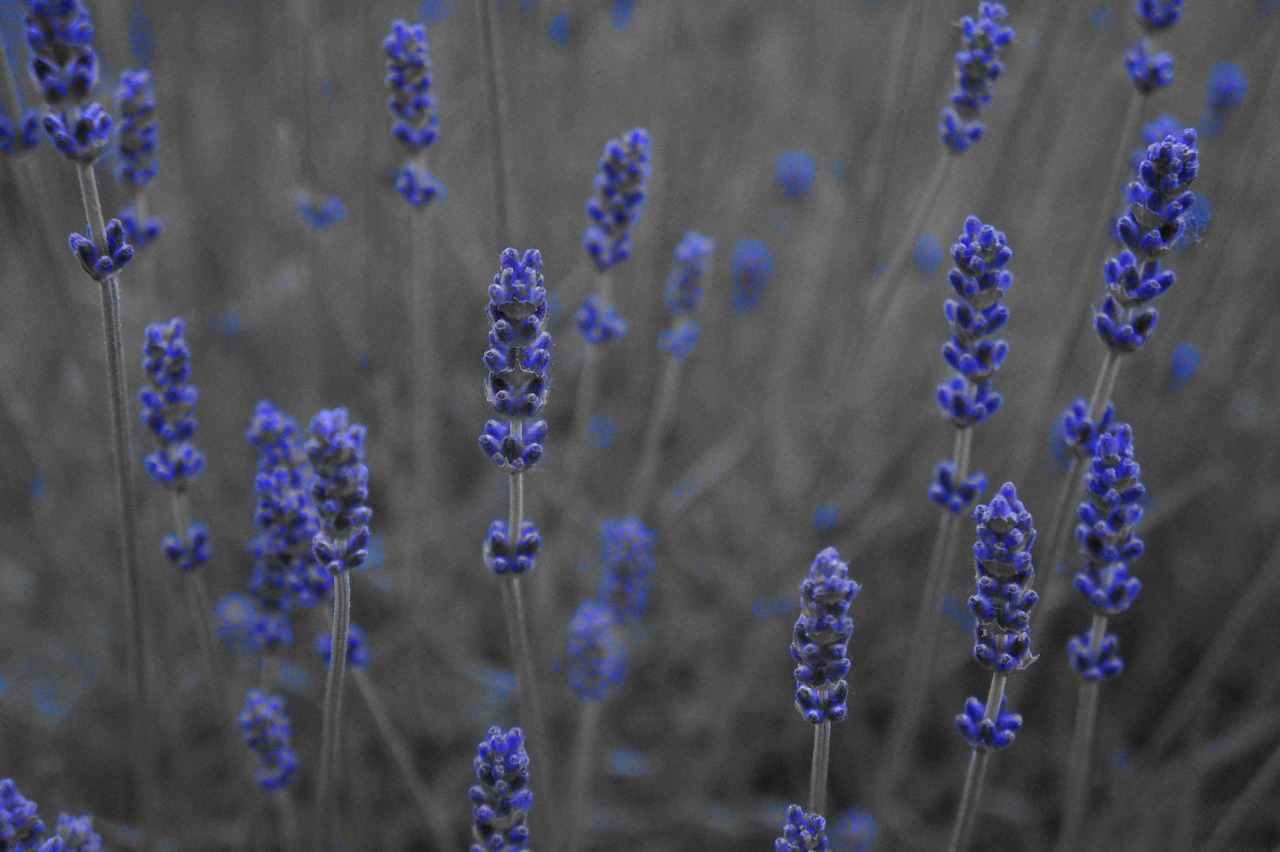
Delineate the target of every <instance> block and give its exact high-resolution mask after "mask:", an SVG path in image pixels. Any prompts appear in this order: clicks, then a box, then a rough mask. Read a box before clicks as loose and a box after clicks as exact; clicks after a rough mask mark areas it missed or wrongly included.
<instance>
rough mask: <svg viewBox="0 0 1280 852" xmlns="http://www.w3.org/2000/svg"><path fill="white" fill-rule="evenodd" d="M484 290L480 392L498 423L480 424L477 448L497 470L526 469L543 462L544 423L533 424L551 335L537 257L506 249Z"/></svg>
mask: <svg viewBox="0 0 1280 852" xmlns="http://www.w3.org/2000/svg"><path fill="white" fill-rule="evenodd" d="M498 262H499V270H498V274H497V275H495V276H494V277H493V284H492V285H490V287H489V321H490V323H491V326H490V330H489V349H488V350H487V351H486V352H485V353H484V363H485V366H486V367H487V368H488V370H489V375H488V377H487V378H486V380H485V391H486V395H487V396H488V399H489V404H490V405H492V406H493V410H494V412H496V413H497V414H498V416H499V417H500V418H501V419H493V420H489V421H488V422H487V423H485V427H484V432H483V433H482V434H481V436H480V448H481V449H482V450H484V452H485V455H487V456H489V458H490V459H492V460H493V462H494V464H496V465H497V466H498V467H499V468H500V469H502V470H505V471H507V472H509V473H521V472H523V471H526V470H529V469H530V468H532V467H533V466H534V465H535V464H537V463H538V460H539V459H541V458H542V451H543V442H544V441H545V439H546V434H547V423H546V421H545V420H534V419H533V418H535V417H537V415H538V413H539V412H540V411H541V410H542V407H543V406H544V405H546V402H547V390H548V388H549V386H550V384H549V382H548V380H547V366H548V365H549V364H550V363H551V334H550V332H548V331H547V330H546V321H547V290H546V286H545V284H544V281H543V278H542V255H540V254H539V253H538V252H537V250H535V249H529V250H528V251H526V252H525V253H524V255H523V256H521V255H520V254H519V253H518V252H517V251H516V250H515V249H512V248H509V249H507V250H505V251H504V252H503V253H502V255H501V257H499V259H498Z"/></svg>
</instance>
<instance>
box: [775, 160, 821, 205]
mask: <svg viewBox="0 0 1280 852" xmlns="http://www.w3.org/2000/svg"><path fill="white" fill-rule="evenodd" d="M817 173H818V164H817V163H816V162H814V159H813V157H811V156H809V155H808V154H806V153H804V152H803V151H788V152H787V153H785V154H783V155H781V156H780V157H778V159H776V160H774V162H773V180H774V182H775V183H776V184H777V185H778V191H779V192H781V193H782V194H783V196H784V197H786V198H799V197H800V196H802V195H805V194H807V193H808V192H809V190H810V189H812V188H813V179H814V176H815V175H817Z"/></svg>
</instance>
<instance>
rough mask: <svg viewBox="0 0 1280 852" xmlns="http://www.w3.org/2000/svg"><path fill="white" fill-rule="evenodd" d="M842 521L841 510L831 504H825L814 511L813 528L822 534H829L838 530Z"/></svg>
mask: <svg viewBox="0 0 1280 852" xmlns="http://www.w3.org/2000/svg"><path fill="white" fill-rule="evenodd" d="M839 520H840V510H839V509H838V508H836V507H835V506H833V505H832V504H830V503H823V504H822V505H821V506H819V507H818V508H816V509H814V510H813V528H814V530H816V531H817V532H820V533H829V532H831V531H832V530H834V529H835V528H836V523H837V522H838V521H839Z"/></svg>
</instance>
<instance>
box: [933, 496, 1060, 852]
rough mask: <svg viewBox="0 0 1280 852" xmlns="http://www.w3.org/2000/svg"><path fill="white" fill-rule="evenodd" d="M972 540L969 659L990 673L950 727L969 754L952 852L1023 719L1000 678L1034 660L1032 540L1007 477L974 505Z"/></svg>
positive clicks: (962, 842) (965, 836) (964, 841)
mask: <svg viewBox="0 0 1280 852" xmlns="http://www.w3.org/2000/svg"><path fill="white" fill-rule="evenodd" d="M973 517H974V520H975V521H976V522H977V535H978V541H977V544H975V545H974V548H973V556H974V568H975V572H976V576H975V581H976V587H977V589H976V591H975V592H974V594H973V596H972V597H970V598H969V611H970V612H971V613H973V615H974V617H975V618H976V619H977V621H976V623H975V626H974V645H973V659H974V661H975V662H977V663H978V665H980V666H982V667H983V668H985V669H986V670H987V671H989V672H991V687H990V689H988V690H987V697H986V700H985V701H983V700H982V699H981V698H977V697H973V698H970V699H968V701H966V702H965V707H964V712H963V713H961V714H960V715H958V716H956V727H957V728H958V729H959V731H960V734H961V736H963V737H964V739H965V742H967V743H968V744H969V747H970V748H971V749H972V752H971V753H970V756H969V770H968V772H967V774H966V775H965V782H964V792H963V793H962V794H961V798H960V807H959V809H958V810H957V812H956V821H955V825H954V826H953V828H952V832H951V843H950V846H949V849H950V850H951V852H958V850H962V849H966V848H968V845H969V837H970V835H971V834H972V830H973V822H974V815H975V814H976V813H977V809H978V802H979V800H980V799H981V797H982V787H983V784H984V782H985V779H986V772H987V762H988V760H989V758H990V755H991V752H992V751H996V750H999V749H1002V748H1005V747H1007V746H1008V745H1010V744H1011V743H1012V742H1013V738H1014V733H1015V732H1016V731H1017V730H1018V729H1019V728H1020V727H1022V716H1021V715H1019V714H1017V713H1011V712H1009V711H1008V710H1007V709H1006V705H1007V701H1006V698H1005V694H1004V689H1005V680H1006V679H1007V678H1008V677H1009V675H1011V674H1015V673H1017V672H1020V671H1022V670H1023V669H1025V668H1026V667H1027V666H1029V665H1031V664H1032V663H1034V662H1035V661H1036V659H1037V657H1035V656H1034V655H1033V654H1032V653H1031V629H1030V625H1031V610H1032V608H1033V607H1034V606H1035V605H1036V601H1037V600H1039V597H1038V595H1037V594H1036V593H1035V592H1034V591H1033V590H1032V589H1031V585H1032V583H1033V582H1034V581H1035V569H1034V567H1033V566H1032V564H1031V546H1032V545H1033V544H1034V543H1035V540H1036V530H1035V527H1034V526H1032V518H1031V513H1030V512H1028V511H1027V510H1026V507H1024V506H1023V505H1022V503H1021V501H1019V500H1018V492H1017V490H1016V489H1015V488H1014V487H1013V483H1012V482H1006V483H1005V484H1004V485H1002V486H1000V490H999V492H998V493H997V494H996V496H995V497H994V498H992V500H991V502H990V503H989V504H988V505H985V506H979V507H978V508H977V509H975V510H974V513H973Z"/></svg>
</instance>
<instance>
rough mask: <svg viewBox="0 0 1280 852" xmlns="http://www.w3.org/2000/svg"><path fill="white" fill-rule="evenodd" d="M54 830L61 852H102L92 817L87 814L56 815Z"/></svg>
mask: <svg viewBox="0 0 1280 852" xmlns="http://www.w3.org/2000/svg"><path fill="white" fill-rule="evenodd" d="M55 830H56V832H57V835H56V836H57V838H58V840H60V841H62V850H63V852H102V838H101V837H99V836H98V833H97V832H96V831H94V830H93V817H91V816H89V815H88V814H81V815H80V816H78V817H73V816H71V815H70V814H58V824H57V826H56V828H55ZM44 852H49V850H44Z"/></svg>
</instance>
